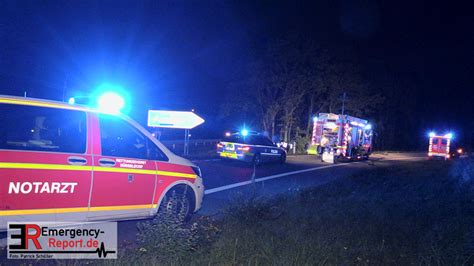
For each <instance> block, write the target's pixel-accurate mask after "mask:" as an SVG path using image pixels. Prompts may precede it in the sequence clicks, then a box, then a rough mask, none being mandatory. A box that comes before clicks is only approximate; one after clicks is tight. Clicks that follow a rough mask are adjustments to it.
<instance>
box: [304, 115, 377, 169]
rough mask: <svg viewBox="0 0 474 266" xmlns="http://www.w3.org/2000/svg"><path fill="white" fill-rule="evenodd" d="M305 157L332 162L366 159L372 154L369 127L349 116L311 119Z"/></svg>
mask: <svg viewBox="0 0 474 266" xmlns="http://www.w3.org/2000/svg"><path fill="white" fill-rule="evenodd" d="M313 122H314V125H313V136H312V139H311V145H310V147H309V149H308V154H315V155H320V156H321V160H322V161H325V162H332V163H335V162H337V161H338V160H340V159H353V158H356V159H357V158H358V159H362V158H368V157H369V155H370V154H371V152H372V137H373V133H372V126H371V125H370V124H369V123H368V121H367V120H364V119H360V118H357V117H353V116H349V115H338V114H332V113H321V114H319V115H318V117H315V118H314V121H313Z"/></svg>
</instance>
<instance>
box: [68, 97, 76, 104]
mask: <svg viewBox="0 0 474 266" xmlns="http://www.w3.org/2000/svg"><path fill="white" fill-rule="evenodd" d="M67 102H68V103H69V104H75V103H76V99H74V97H71V98H69V100H68V101H67Z"/></svg>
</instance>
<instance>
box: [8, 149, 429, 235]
mask: <svg viewBox="0 0 474 266" xmlns="http://www.w3.org/2000/svg"><path fill="white" fill-rule="evenodd" d="M419 160H426V157H425V154H417V153H379V154H374V155H373V156H372V157H371V158H370V160H368V161H358V162H348V163H338V164H329V163H322V162H321V161H320V160H318V159H317V158H316V157H315V156H310V155H299V156H288V158H287V162H286V163H285V164H278V163H274V164H263V165H261V166H259V167H257V168H254V167H253V166H251V165H249V164H245V163H242V162H238V161H224V160H220V159H209V160H197V161H194V163H195V164H197V165H198V166H199V167H201V171H202V174H203V179H204V185H205V187H206V191H205V197H204V202H203V206H202V208H201V210H200V211H199V212H198V214H197V215H212V216H218V215H219V214H220V213H221V212H222V210H224V209H226V208H228V206H229V204H230V203H231V202H232V201H235V200H236V196H237V195H238V197H240V198H242V197H253V196H257V197H274V196H275V195H278V194H282V193H285V192H289V191H290V192H292V191H298V190H301V189H304V188H307V187H315V186H320V185H323V184H326V183H328V182H331V181H334V180H336V179H338V178H343V177H345V176H348V175H351V174H354V173H357V172H363V171H370V170H372V169H374V168H377V167H389V166H392V165H396V164H403V163H406V162H410V161H419ZM137 222H139V221H125V222H119V224H118V237H119V243H126V242H128V243H130V242H134V239H135V235H136V233H137V230H136V225H137ZM0 238H1V237H0ZM3 240H5V239H3ZM0 242H1V241H0ZM3 242H6V241H3ZM4 244H5V243H4Z"/></svg>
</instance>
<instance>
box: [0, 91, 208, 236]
mask: <svg viewBox="0 0 474 266" xmlns="http://www.w3.org/2000/svg"><path fill="white" fill-rule="evenodd" d="M0 123H1V126H0V230H5V229H6V227H7V222H9V221H15V222H24V221H73V222H81V221H94V220H113V221H115V220H126V219H137V218H147V217H153V216H154V215H156V214H157V212H158V209H160V210H167V211H172V212H176V213H177V212H180V213H181V214H183V213H184V214H185V216H186V217H189V215H191V214H192V213H193V212H195V211H197V210H198V209H199V208H200V207H201V203H202V198H203V194H204V186H203V183H202V178H201V172H200V169H199V168H198V167H197V166H195V165H194V164H193V163H191V162H190V161H188V160H186V159H184V158H181V157H179V156H176V155H175V154H173V153H172V152H170V151H169V150H168V149H167V148H166V147H165V146H164V145H162V144H161V143H160V142H159V141H158V140H157V139H155V138H153V137H152V136H151V134H150V133H149V132H148V131H147V130H145V129H144V128H143V127H141V126H140V125H139V124H137V123H136V122H134V121H133V120H131V119H130V118H127V117H126V116H124V115H110V114H106V113H101V112H99V111H96V110H94V109H91V108H88V107H82V106H77V105H69V104H66V103H61V102H53V101H46V100H39V99H31V98H19V97H10V96H0ZM171 195H173V197H172V196H171ZM176 195H179V197H175V196H176ZM177 198H180V199H181V198H182V199H183V200H181V201H180V203H178V204H177V203H176V202H174V201H176V200H175V199H177ZM178 209H179V210H178Z"/></svg>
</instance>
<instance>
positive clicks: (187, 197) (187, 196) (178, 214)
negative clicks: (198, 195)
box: [158, 185, 195, 223]
mask: <svg viewBox="0 0 474 266" xmlns="http://www.w3.org/2000/svg"><path fill="white" fill-rule="evenodd" d="M192 193H193V190H192V188H190V187H189V186H186V185H184V186H178V187H176V188H172V189H171V190H170V191H168V193H166V195H165V197H164V198H163V200H162V201H161V204H160V208H159V209H158V214H159V215H163V216H164V218H166V219H173V220H175V221H177V222H180V223H184V222H187V221H189V219H191V216H192V214H193V211H194V204H195V203H194V196H193V194H192Z"/></svg>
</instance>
